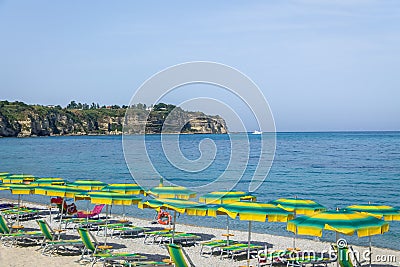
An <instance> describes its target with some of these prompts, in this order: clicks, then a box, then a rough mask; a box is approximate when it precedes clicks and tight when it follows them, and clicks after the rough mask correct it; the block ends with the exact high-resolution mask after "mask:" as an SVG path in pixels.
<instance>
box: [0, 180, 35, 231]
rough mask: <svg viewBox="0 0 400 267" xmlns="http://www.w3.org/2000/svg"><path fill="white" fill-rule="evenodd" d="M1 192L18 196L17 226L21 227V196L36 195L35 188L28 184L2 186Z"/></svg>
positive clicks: (0, 187)
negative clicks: (7, 191)
mask: <svg viewBox="0 0 400 267" xmlns="http://www.w3.org/2000/svg"><path fill="white" fill-rule="evenodd" d="M0 189H1V190H10V191H11V194H13V195H18V213H17V225H18V226H19V219H20V218H19V217H20V208H21V195H30V194H34V193H35V186H32V185H27V184H2V185H1V186H0Z"/></svg>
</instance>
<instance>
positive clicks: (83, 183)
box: [68, 180, 107, 191]
mask: <svg viewBox="0 0 400 267" xmlns="http://www.w3.org/2000/svg"><path fill="white" fill-rule="evenodd" d="M68 185H69V186H72V187H75V188H79V189H83V190H87V191H89V190H101V189H103V188H104V187H105V186H107V184H106V183H104V182H102V181H98V180H76V181H74V182H72V183H68Z"/></svg>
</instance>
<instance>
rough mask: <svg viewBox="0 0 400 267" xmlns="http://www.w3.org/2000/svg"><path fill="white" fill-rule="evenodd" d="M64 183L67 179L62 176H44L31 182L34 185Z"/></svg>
mask: <svg viewBox="0 0 400 267" xmlns="http://www.w3.org/2000/svg"><path fill="white" fill-rule="evenodd" d="M66 183H67V180H65V179H63V178H53V177H46V178H38V179H36V180H35V181H33V182H32V183H31V184H32V185H35V186H49V185H65V184H66Z"/></svg>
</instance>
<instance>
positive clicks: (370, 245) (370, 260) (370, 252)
mask: <svg viewBox="0 0 400 267" xmlns="http://www.w3.org/2000/svg"><path fill="white" fill-rule="evenodd" d="M371 265H372V241H371V236H369V267H371Z"/></svg>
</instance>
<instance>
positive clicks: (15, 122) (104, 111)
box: [0, 101, 227, 137]
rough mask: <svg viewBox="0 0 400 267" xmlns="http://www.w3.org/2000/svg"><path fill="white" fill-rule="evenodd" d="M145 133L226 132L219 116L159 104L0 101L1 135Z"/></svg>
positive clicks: (223, 122)
mask: <svg viewBox="0 0 400 267" xmlns="http://www.w3.org/2000/svg"><path fill="white" fill-rule="evenodd" d="M124 125H125V129H124V130H125V131H126V133H128V134H144V133H160V132H161V131H162V132H164V133H226V132H227V130H226V125H225V121H224V120H223V119H222V118H221V117H219V116H209V115H206V114H204V113H202V112H188V111H184V110H182V109H181V108H179V107H176V106H174V105H169V104H164V103H160V104H157V105H155V106H154V107H147V106H146V105H145V104H140V103H139V104H136V105H132V106H131V107H127V106H122V107H120V106H118V105H113V106H102V107H100V105H99V104H96V103H92V104H91V105H88V104H86V103H84V104H82V103H76V102H75V101H71V103H70V104H68V106H67V107H66V108H62V107H61V106H42V105H27V104H25V103H23V102H18V101H16V102H8V101H0V136H3V137H15V136H49V135H88V134H93V135H95V134H105V135H108V134H122V130H123V128H124Z"/></svg>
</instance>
